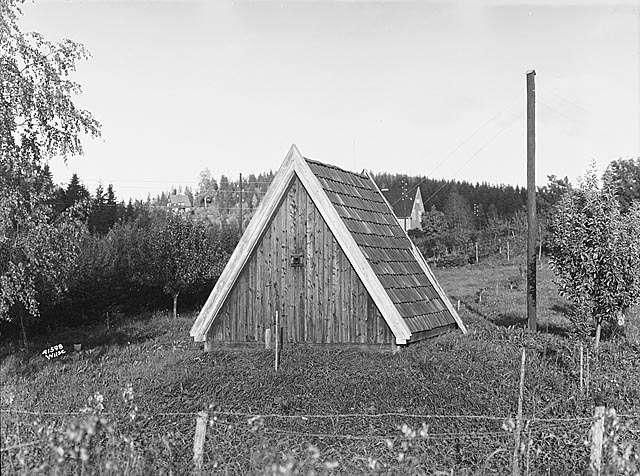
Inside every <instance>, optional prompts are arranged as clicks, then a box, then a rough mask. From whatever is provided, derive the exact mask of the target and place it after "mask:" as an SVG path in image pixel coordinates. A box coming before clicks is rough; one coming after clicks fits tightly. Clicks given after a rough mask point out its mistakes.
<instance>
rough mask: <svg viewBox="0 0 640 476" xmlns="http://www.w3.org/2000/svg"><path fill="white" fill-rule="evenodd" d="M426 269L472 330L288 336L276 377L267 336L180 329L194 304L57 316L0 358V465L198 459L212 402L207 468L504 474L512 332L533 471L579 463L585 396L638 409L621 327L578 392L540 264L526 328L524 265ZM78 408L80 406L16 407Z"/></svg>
mask: <svg viewBox="0 0 640 476" xmlns="http://www.w3.org/2000/svg"><path fill="white" fill-rule="evenodd" d="M437 274H438V275H439V278H440V279H441V282H442V284H443V286H444V287H445V289H446V290H447V291H448V292H449V294H450V295H451V296H452V299H453V301H454V303H456V302H457V300H458V299H460V300H461V310H460V313H461V316H462V318H463V319H464V320H465V322H466V323H467V324H468V326H469V329H470V333H469V334H468V335H465V336H462V335H459V334H455V333H452V334H449V335H445V336H442V337H440V338H438V339H435V340H432V341H428V342H423V343H419V344H416V345H413V346H410V347H408V348H406V349H404V350H403V351H402V352H400V353H398V354H392V353H391V352H379V351H361V350H355V349H350V348H344V347H339V346H331V347H307V346H289V347H286V348H285V350H284V353H283V356H282V371H281V372H279V373H278V374H276V373H275V372H274V371H273V354H272V352H271V351H265V350H259V349H235V350H224V349H221V350H217V351H215V352H212V353H203V352H202V350H201V346H200V345H196V344H194V343H192V342H191V341H190V339H189V337H188V330H189V327H190V325H191V323H192V321H193V319H194V315H185V316H182V317H180V318H179V319H178V320H172V319H169V318H168V315H167V314H164V313H157V314H155V315H152V316H147V317H146V318H141V319H139V320H136V321H128V322H122V323H120V324H119V325H117V326H115V327H112V328H111V329H109V330H107V329H106V327H105V326H97V327H91V328H84V329H76V330H74V331H68V332H67V333H66V334H64V335H57V336H55V337H53V336H52V337H51V338H50V340H49V341H48V342H40V343H39V347H38V346H36V347H35V348H34V349H33V350H32V351H30V352H12V353H9V354H8V355H5V356H4V357H3V358H2V362H1V364H0V378H1V380H2V389H1V390H0V398H1V405H2V409H3V413H2V423H1V430H2V448H3V449H5V451H2V453H1V455H2V468H3V472H5V471H7V472H20V471H25V470H32V469H36V468H40V469H41V470H43V471H45V472H52V471H54V470H56V468H58V469H60V471H61V472H64V473H68V472H73V471H77V472H78V473H81V472H106V473H109V472H113V473H121V472H124V471H129V472H133V473H142V472H165V473H176V474H181V473H184V472H186V471H189V470H190V469H191V456H192V447H193V435H194V426H195V415H193V414H192V413H195V412H198V411H201V410H205V409H206V410H208V411H209V415H210V417H212V420H211V422H210V425H209V428H208V433H207V439H206V443H205V468H206V469H207V470H220V469H225V470H228V471H231V472H238V473H244V472H278V471H285V472H286V471H287V470H292V471H295V470H300V471H304V472H306V471H309V470H311V469H313V470H315V471H319V472H327V471H334V470H335V471H338V472H368V471H382V472H388V471H391V472H398V471H399V472H407V471H418V472H421V471H428V472H435V471H436V470H441V471H446V472H449V471H451V470H452V469H453V470H454V472H455V473H456V474H458V473H475V472H479V471H481V470H482V469H483V468H485V469H487V470H488V471H490V472H508V471H509V470H510V459H511V454H512V452H513V433H512V429H513V425H512V420H510V419H509V417H513V416H514V415H515V412H516V407H517V386H518V378H519V377H518V375H519V365H520V348H521V347H522V346H525V347H526V348H527V366H526V372H527V373H526V385H525V399H524V414H525V417H526V418H528V419H529V422H528V424H527V425H526V426H525V443H526V444H525V447H524V452H523V461H525V462H526V465H527V466H528V468H529V470H530V472H531V473H542V472H544V473H546V472H548V471H551V473H554V474H559V473H564V474H568V473H575V472H581V471H583V470H584V469H585V468H586V466H587V465H588V459H589V448H588V447H587V446H585V444H584V441H585V440H586V439H587V438H588V429H589V427H590V425H591V420H590V418H591V416H592V414H593V408H594V406H595V405H596V404H604V405H606V406H607V407H610V408H615V409H616V411H617V412H618V414H623V415H632V414H640V385H638V382H639V381H640V370H639V368H638V362H640V346H639V345H638V342H637V341H636V342H633V341H632V340H630V339H628V338H625V337H624V336H617V337H613V338H612V339H611V340H609V341H608V342H605V344H604V345H603V348H602V350H601V352H600V353H599V354H598V355H593V354H591V355H590V356H589V359H588V361H589V390H588V392H586V391H585V392H583V393H582V394H581V393H580V391H579V379H578V374H579V365H578V362H579V351H578V349H579V345H580V342H579V341H578V340H577V339H574V338H573V337H571V336H570V333H569V330H570V327H569V325H568V321H567V320H566V318H565V317H564V314H563V313H564V312H565V310H566V303H564V302H562V301H561V300H559V299H558V298H556V297H554V296H555V292H554V290H553V285H552V284H551V283H550V280H549V274H548V271H547V270H545V269H543V270H541V279H542V283H541V287H540V294H541V299H540V308H541V309H540V311H541V324H542V325H541V327H542V329H543V331H542V332H541V333H539V334H537V335H531V334H529V333H525V332H523V331H522V330H521V329H520V328H519V327H518V326H519V325H520V324H521V323H522V320H523V318H524V298H523V292H522V289H521V288H522V283H521V282H519V281H518V274H519V273H518V268H517V266H515V265H510V266H498V265H496V266H483V267H474V266H469V267H465V268H460V269H451V270H439V271H438V272H437ZM496 283H497V284H498V287H497V290H496ZM518 287H519V288H520V289H519V290H518ZM511 288H513V289H511ZM480 289H484V290H483V292H482V298H480V296H479V293H478V291H479V290H480ZM547 329H548V331H549V332H546V330H547ZM57 342H82V343H83V344H84V347H85V348H86V350H84V351H82V352H79V353H74V354H71V355H69V356H67V357H63V358H61V359H59V360H55V361H47V360H45V359H44V358H43V357H42V356H40V355H39V353H38V352H39V350H41V349H42V348H44V347H45V346H46V345H50V344H55V343H57ZM96 394H100V395H101V397H98V398H97V399H96V397H95V395H96ZM83 407H89V409H88V410H87V412H86V413H84V414H82V415H59V414H24V413H17V411H18V410H28V411H31V412H34V413H38V412H54V413H75V412H78V411H80V410H81V409H82V408H83ZM270 414H271V416H268V415H270ZM253 415H262V417H261V418H251V417H252V416H253ZM291 415H307V416H306V418H304V419H303V418H290V417H288V416H291ZM327 415H332V416H327ZM415 415H421V416H415ZM425 415H438V416H440V417H438V418H435V417H427V416H425ZM460 415H467V416H469V415H471V416H474V417H473V418H461V417H459V416H460ZM447 416H448V417H447ZM214 417H215V418H214ZM565 419H568V420H567V421H565ZM611 421H613V422H614V423H615V421H614V420H613V419H612V420H611ZM620 423H622V424H624V425H627V424H629V425H632V426H631V428H630V429H626V430H625V429H623V430H621V431H620V435H622V436H621V438H622V440H621V441H618V442H617V444H618V446H620V447H624V443H625V442H628V441H633V440H635V441H636V445H638V444H639V442H638V433H637V430H638V421H637V420H635V423H634V421H633V420H632V419H631V418H628V417H621V418H620ZM403 424H405V425H407V426H406V427H404V429H403V428H402V425H403ZM633 425H635V426H633ZM412 430H415V431H416V433H413V432H412ZM633 431H635V433H634V432H633ZM612 443H613V442H612ZM611 448H612V446H611V447H608V450H607V451H609V453H610V452H611V451H612V450H611ZM636 451H637V450H636ZM609 453H607V454H608V455H609ZM61 454H62V455H61ZM631 457H634V456H633V454H632V456H631ZM83 458H84V461H83ZM607 458H608V460H607V461H612V459H611V456H610V455H609V456H607ZM523 464H525V463H523Z"/></svg>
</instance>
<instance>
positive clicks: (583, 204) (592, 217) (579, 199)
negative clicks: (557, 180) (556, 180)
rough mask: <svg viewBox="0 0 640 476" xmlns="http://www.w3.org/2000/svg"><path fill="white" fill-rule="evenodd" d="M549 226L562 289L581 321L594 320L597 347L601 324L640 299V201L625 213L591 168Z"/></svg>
mask: <svg viewBox="0 0 640 476" xmlns="http://www.w3.org/2000/svg"><path fill="white" fill-rule="evenodd" d="M550 231H551V235H550V249H549V252H550V265H551V267H552V269H553V270H554V272H555V275H556V284H557V285H558V287H559V290H560V294H561V295H563V296H564V297H567V298H568V299H570V300H571V301H573V302H574V303H575V304H576V305H577V308H578V309H579V313H580V315H579V316H576V317H577V319H576V321H577V322H579V323H581V324H583V325H587V326H589V325H590V323H589V321H590V320H591V319H592V320H593V324H595V340H594V347H596V348H597V346H598V343H599V341H600V335H601V327H602V324H603V323H604V322H609V323H612V324H613V323H614V322H615V321H616V320H617V319H618V317H619V316H620V313H623V312H625V311H626V310H627V309H628V308H629V307H630V306H632V305H634V304H635V303H638V302H639V301H640V204H638V203H635V204H634V205H632V207H631V209H630V210H629V212H628V213H627V214H624V215H623V214H621V212H620V205H619V203H618V201H617V200H616V198H615V196H614V195H613V194H612V193H611V192H610V191H609V190H607V189H604V190H603V189H601V188H600V187H599V184H598V179H597V177H596V175H595V172H594V171H593V170H591V171H590V172H589V173H588V174H587V176H586V177H585V180H584V182H583V183H582V184H581V186H580V187H579V188H577V189H574V190H569V191H568V192H567V193H566V194H565V195H564V196H563V198H562V199H561V200H560V202H559V203H558V205H557V206H556V208H555V213H554V214H553V216H552V217H551V222H550ZM585 318H586V319H585Z"/></svg>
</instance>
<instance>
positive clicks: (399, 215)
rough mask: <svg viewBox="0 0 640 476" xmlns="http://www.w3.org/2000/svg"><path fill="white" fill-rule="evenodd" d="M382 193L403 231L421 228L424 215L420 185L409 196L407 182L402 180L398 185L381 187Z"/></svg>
mask: <svg viewBox="0 0 640 476" xmlns="http://www.w3.org/2000/svg"><path fill="white" fill-rule="evenodd" d="M382 194H383V195H384V198H386V200H387V202H389V205H390V206H391V208H392V209H393V214H394V215H395V216H396V219H397V220H398V223H399V224H400V226H401V227H402V229H403V230H404V231H409V230H416V229H421V228H422V215H424V202H423V200H422V192H420V187H416V191H415V193H414V194H413V196H411V193H410V192H409V190H408V186H407V183H406V182H404V181H402V182H401V183H400V184H399V185H397V186H395V187H393V188H391V189H388V188H384V189H382Z"/></svg>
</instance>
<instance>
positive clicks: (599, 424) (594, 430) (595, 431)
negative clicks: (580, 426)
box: [589, 406, 605, 475]
mask: <svg viewBox="0 0 640 476" xmlns="http://www.w3.org/2000/svg"><path fill="white" fill-rule="evenodd" d="M604 415H605V408H604V407H602V406H598V407H596V408H595V410H594V413H593V417H594V422H593V425H592V426H591V455H590V459H589V472H590V473H591V474H593V475H600V474H601V472H602V444H603V441H604Z"/></svg>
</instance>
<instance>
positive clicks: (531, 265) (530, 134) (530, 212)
mask: <svg viewBox="0 0 640 476" xmlns="http://www.w3.org/2000/svg"><path fill="white" fill-rule="evenodd" d="M535 76H536V72H535V71H534V70H531V71H528V72H527V321H528V323H529V330H532V331H535V330H536V326H537V320H536V232H537V231H538V227H537V224H536V85H535Z"/></svg>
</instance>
